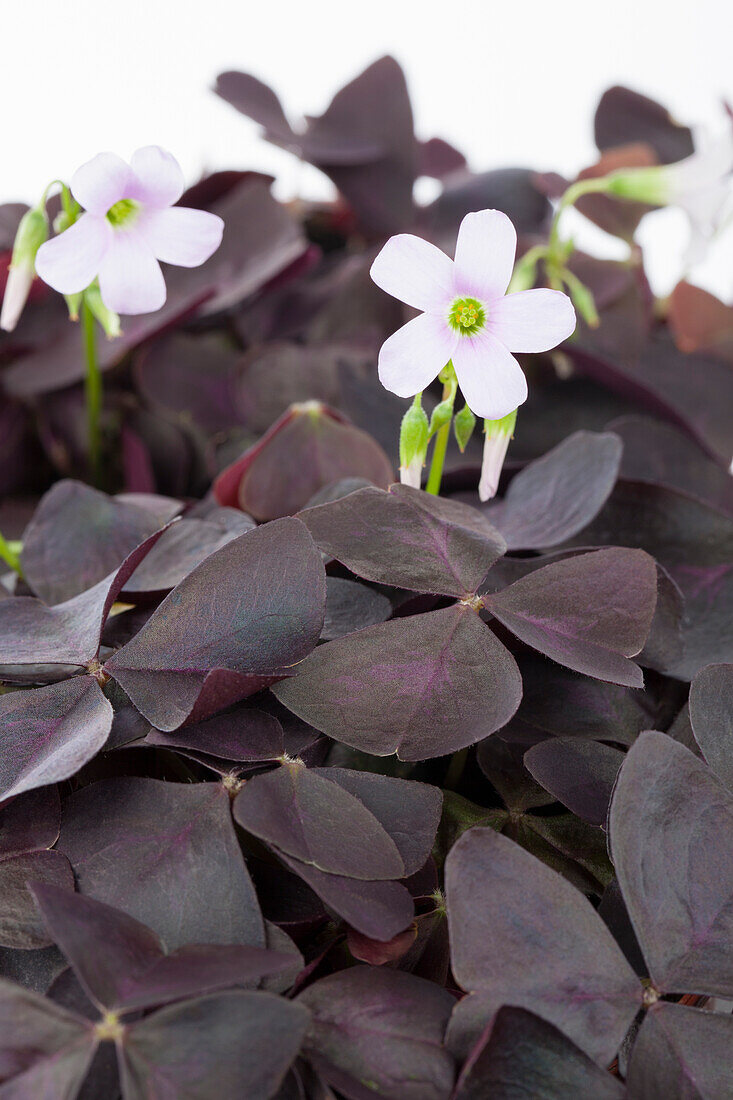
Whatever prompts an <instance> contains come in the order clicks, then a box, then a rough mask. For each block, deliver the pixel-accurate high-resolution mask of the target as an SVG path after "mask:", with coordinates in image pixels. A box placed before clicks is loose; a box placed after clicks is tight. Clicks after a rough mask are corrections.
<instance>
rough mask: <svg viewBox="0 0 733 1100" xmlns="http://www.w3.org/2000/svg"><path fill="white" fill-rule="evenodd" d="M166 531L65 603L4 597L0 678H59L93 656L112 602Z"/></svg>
mask: <svg viewBox="0 0 733 1100" xmlns="http://www.w3.org/2000/svg"><path fill="white" fill-rule="evenodd" d="M162 533H163V532H162V531H157V532H156V533H155V534H153V535H151V536H150V537H149V538H147V539H146V540H145V541H144V542H142V543H141V544H140V546H138V547H137V548H136V549H135V550H133V552H132V553H131V554H128V556H127V557H126V558H125V560H124V561H123V562H122V565H121V566H120V567H119V569H117V571H116V572H114V573H110V575H109V576H108V577H105V579H104V580H101V581H99V583H98V584H95V585H94V587H93V588H90V589H88V590H87V591H86V592H81V593H80V594H79V595H78V596H74V597H73V599H71V600H67V601H66V602H65V603H60V604H57V605H56V606H55V607H47V606H46V605H45V604H44V603H41V601H40V600H37V599H35V598H34V597H32V596H16V597H14V598H13V599H9V600H0V676H1V677H2V679H4V680H10V681H20V682H28V681H30V682H34V681H35V682H37V681H38V680H44V679H45V680H61V679H63V678H64V677H66V676H70V675H72V674H73V673H74V672H78V671H79V670H80V669H81V668H86V667H87V666H88V665H89V664H90V663H91V662H92V661H94V660H95V658H96V656H97V653H98V652H99V644H100V637H101V634H102V628H103V626H104V623H105V621H106V619H107V615H108V614H109V611H110V608H111V607H112V604H113V603H114V602H115V600H116V599H117V596H118V595H119V594H120V592H121V590H122V588H123V587H124V585H125V582H126V580H127V579H128V577H130V576H131V574H132V573H133V572H134V570H135V569H136V567H137V566H138V565H139V564H140V562H141V561H142V560H143V558H144V557H145V555H146V554H147V553H148V552H149V551H150V550H151V549H152V547H153V546H154V545H155V543H156V542H157V541H158V539H159V538H160V536H161V534H162Z"/></svg>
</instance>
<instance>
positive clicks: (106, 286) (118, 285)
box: [36, 145, 224, 313]
mask: <svg viewBox="0 0 733 1100" xmlns="http://www.w3.org/2000/svg"><path fill="white" fill-rule="evenodd" d="M71 191H72V193H73V195H74V198H75V199H76V200H77V202H78V203H79V205H80V206H82V207H83V208H84V209H85V210H86V213H85V214H82V215H81V217H80V218H79V219H78V221H76V222H75V223H74V224H73V225H72V226H70V228H69V229H67V230H65V231H64V232H63V233H60V234H59V235H58V236H57V237H54V238H53V239H52V240H50V241H47V242H46V243H45V244H44V245H41V247H40V248H39V250H38V255H37V256H36V271H37V273H38V274H39V275H40V277H41V278H42V279H43V281H44V282H46V283H48V285H49V286H51V287H53V289H54V290H58V291H59V292H60V293H61V294H77V293H79V292H80V291H82V290H86V288H87V287H88V286H89V285H90V283H92V282H93V281H94V279H96V278H98V279H99V289H100V292H101V295H102V301H103V302H104V304H105V305H106V306H107V308H108V309H111V310H113V311H114V312H115V313H153V312H154V311H155V310H157V309H160V307H161V306H162V305H163V303H164V302H165V293H166V292H165V281H164V279H163V273H162V271H161V270H160V264H159V263H158V261H159V260H162V261H163V262H164V263H168V264H176V265H178V266H179V267H198V266H199V264H202V263H204V261H205V260H208V258H209V256H211V255H212V253H213V252H215V251H216V249H217V248H218V247H219V244H220V243H221V236H222V232H223V229H224V223H223V222H222V220H221V218H218V217H217V216H216V214H209V213H206V212H205V211H203V210H192V209H189V208H187V207H181V206H174V205H173V203H175V202H177V201H178V199H179V198H180V197H181V194H182V192H183V173H182V172H181V169H180V166H179V164H178V161H177V160H176V159H175V158H174V157H173V156H171V154H170V153H166V152H165V150H164V149H160V148H158V146H157V145H147V146H145V148H144V149H138V150H137V152H136V153H134V154H133V156H132V160H131V163H130V164H129V165H128V164H126V163H125V161H124V160H122V159H121V158H120V157H118V156H116V154H115V153H99V154H98V155H97V156H96V157H94V159H93V160H90V161H89V162H88V163H87V164H83V165H82V166H81V168H79V169H78V171H77V172H75V173H74V176H73V178H72V181H71Z"/></svg>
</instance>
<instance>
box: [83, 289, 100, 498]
mask: <svg viewBox="0 0 733 1100" xmlns="http://www.w3.org/2000/svg"><path fill="white" fill-rule="evenodd" d="M81 323H82V332H83V335H84V357H85V359H86V368H87V369H86V375H85V379H84V396H85V399H86V407H87V454H88V457H89V471H90V474H91V479H92V482H93V483H94V484H95V485H98V484H99V478H100V474H101V444H100V440H101V433H100V424H99V421H100V415H101V411H102V374H101V372H100V370H99V360H98V358H97V334H96V330H95V328H94V314H93V313H92V311H91V309H90V308H89V304H88V302H87V300H86V298H84V299H83V300H82V304H81Z"/></svg>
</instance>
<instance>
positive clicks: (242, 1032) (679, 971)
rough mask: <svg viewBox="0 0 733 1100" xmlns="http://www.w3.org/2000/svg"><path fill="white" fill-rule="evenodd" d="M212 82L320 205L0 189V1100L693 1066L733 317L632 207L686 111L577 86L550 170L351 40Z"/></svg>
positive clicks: (179, 185)
mask: <svg viewBox="0 0 733 1100" xmlns="http://www.w3.org/2000/svg"><path fill="white" fill-rule="evenodd" d="M216 91H217V93H218V94H219V95H220V96H221V97H222V98H223V99H225V100H226V101H227V102H229V103H230V104H231V105H232V106H233V107H235V108H236V109H237V110H239V111H240V112H242V113H243V114H245V115H247V116H248V117H249V118H251V119H254V120H255V121H256V122H257V123H258V124H259V125H260V126H261V127H262V128H263V130H264V135H265V137H266V138H267V139H268V140H270V141H273V142H275V143H276V144H278V145H280V146H284V147H285V148H287V149H289V150H290V151H291V152H292V153H293V155H296V156H299V157H300V158H301V159H302V160H304V161H307V162H309V163H311V164H314V165H316V166H317V167H318V168H320V169H321V170H322V171H323V172H325V173H326V175H328V176H329V177H330V178H331V180H332V181H333V183H334V184H335V187H336V189H337V191H338V198H337V199H336V200H334V201H333V202H332V203H322V204H313V205H307V204H294V205H290V206H284V205H282V204H280V203H278V202H277V201H276V200H275V199H274V198H273V197H272V195H271V193H270V189H269V183H270V181H269V180H267V179H265V178H264V177H261V176H259V175H257V174H256V173H250V172H243V171H242V172H240V171H229V172H220V173H215V174H214V175H211V176H208V177H206V178H204V179H203V180H201V181H199V182H198V183H197V184H195V185H194V186H193V187H191V188H189V189H188V190H187V191H185V192H184V182H183V178H182V175H181V172H180V169H179V167H178V165H177V163H176V162H175V160H174V159H173V157H172V156H171V155H170V154H169V153H166V152H164V151H163V150H161V149H159V148H157V147H147V148H145V149H141V150H139V151H138V152H137V153H135V154H134V156H133V157H132V160H131V162H130V164H129V165H128V164H127V163H126V162H124V161H123V160H121V159H120V158H118V157H117V156H116V155H113V154H111V153H101V154H99V155H98V156H97V157H95V158H94V159H93V160H92V161H90V162H89V163H88V164H87V165H84V166H83V167H82V168H80V169H79V171H78V172H77V173H76V174H75V175H74V177H73V178H72V179H71V180H70V181H69V183H68V184H67V183H66V182H64V181H56V182H54V183H53V184H51V185H50V186H49V187H48V188H47V189H46V191H45V193H44V194H43V196H42V198H41V200H40V202H39V203H38V205H37V206H36V207H34V208H32V209H29V210H26V209H24V208H19V207H18V206H15V205H9V206H6V207H2V208H0V250H3V251H5V252H6V253H7V261H8V263H9V265H10V269H9V272H8V276H7V285H6V287H5V297H4V302H3V310H2V327H3V329H4V330H5V333H4V334H3V336H2V338H0V362H1V363H2V396H1V403H0V420H1V422H2V429H3V430H2V434H1V436H0V447H2V454H3V457H4V462H3V463H2V464H1V466H0V484H1V485H2V490H3V493H4V498H3V502H2V504H0V526H2V530H3V535H4V537H3V538H2V541H1V542H0V555H1V556H2V559H3V561H4V563H5V565H4V575H3V577H2V584H1V585H0V682H1V683H2V694H0V735H1V736H2V749H1V752H0V1100H10V1098H12V1100H26V1098H28V1100H31V1098H33V1100H35V1098H41V1097H43V1098H44V1100H56V1098H58V1100H62V1098H63V1100H73V1098H75V1097H83V1098H97V1097H104V1098H111V1100H118V1098H123V1100H142V1098H145V1100H172V1098H178V1097H180V1098H182V1100H199V1098H201V1100H208V1098H213V1097H217V1098H218V1097H243V1098H244V1097H246V1098H248V1100H258V1098H262V1100H266V1098H269V1097H276V1098H278V1100H339V1098H344V1100H367V1098H372V1097H375V1096H376V1097H384V1098H386V1100H483V1098H490V1100H494V1098H498V1100H501V1098H506V1100H510V1098H511V1100H513V1098H515V1097H518V1096H523V1097H525V1096H526V1097H532V1098H539V1100H561V1098H562V1100H568V1098H576V1097H577V1098H579V1100H585V1098H593V1100H605V1098H606V1097H608V1098H613V1097H619V1098H621V1097H629V1098H631V1100H636V1098H640V1100H658V1098H664V1100H668V1098H669V1100H674V1098H677V1097H679V1098H689V1097H693V1096H694V1097H701V1098H705V1100H726V1098H728V1097H730V1096H733V1060H732V1059H731V1049H733V1017H732V1016H731V1002H733V724H732V719H731V715H732V714H733V705H732V702H733V637H732V636H731V622H732V621H733V573H732V572H731V570H732V566H731V562H733V488H732V483H731V478H730V474H729V472H728V469H729V465H730V461H731V455H732V453H733V429H732V425H733V418H731V415H730V410H731V408H732V407H733V371H732V370H731V366H732V365H733V350H732V349H733V310H731V308H730V307H728V306H726V305H725V304H724V303H723V302H721V301H719V300H717V299H716V298H714V297H713V296H712V295H709V294H707V293H706V292H705V291H703V290H701V289H699V288H698V287H696V286H695V285H694V284H693V283H692V282H688V281H687V280H683V281H681V282H680V283H679V285H678V286H677V287H676V288H675V290H674V291H673V293H672V294H671V296H670V297H669V298H668V299H667V300H666V301H664V302H662V301H658V300H655V298H654V296H653V294H652V292H651V290H650V288H649V285H648V283H647V280H646V277H645V271H644V256H643V254H642V252H641V250H640V248H639V246H638V244H637V243H636V242H635V240H634V234H635V232H636V229H637V227H638V225H639V223H640V221H641V220H642V219H643V218H645V217H647V216H648V214H649V212H650V210H651V209H653V208H654V207H659V206H662V205H677V206H680V207H681V208H683V209H684V210H686V211H687V212H688V214H689V217H690V226H691V232H690V248H689V251H688V256H687V262H688V264H690V265H692V264H694V263H696V262H697V261H698V260H699V259H700V257H701V256H702V255H703V254H704V252H705V249H706V248H707V247H708V245H709V244H710V243H711V242H712V241H713V240H714V238H715V235H716V234H717V232H718V231H719V230H720V229H721V228H722V227H723V226H724V224H725V222H726V218H727V216H728V214H729V207H730V202H731V188H730V172H731V168H733V140H732V139H731V131H730V128H729V124H727V125H728V128H727V129H726V130H725V132H724V133H723V135H722V136H720V137H719V138H715V139H711V140H710V141H709V142H708V144H707V145H706V146H704V147H703V148H700V149H698V148H696V147H695V146H694V145H693V142H692V136H691V132H690V130H689V129H688V128H687V127H685V126H682V125H680V124H677V123H675V122H673V121H672V120H671V118H670V117H669V115H668V114H667V112H666V111H665V110H664V108H663V107H662V106H660V105H659V104H656V103H654V102H652V101H650V100H648V99H646V98H644V97H642V96H639V95H637V94H636V93H634V92H632V91H630V90H629V89H624V88H614V89H611V90H610V91H609V92H607V93H606V94H605V95H604V96H603V98H602V100H601V102H600V104H599V107H598V110H597V113H596V117H595V136H596V142H597V145H598V148H599V160H598V163H597V164H595V165H592V166H590V167H589V168H587V169H586V170H585V171H583V172H581V173H580V175H579V176H578V178H577V179H576V180H564V179H561V178H560V177H559V176H557V175H555V174H551V173H545V174H539V173H534V172H531V171H529V170H526V171H525V170H518V169H500V170H494V171H490V172H483V173H481V172H474V171H471V170H470V169H469V168H468V166H467V165H466V163H465V160H464V159H463V157H462V156H461V154H460V153H459V152H458V151H457V150H455V149H453V148H452V147H451V146H450V145H448V144H447V143H446V142H444V141H442V140H440V139H432V140H431V141H427V142H422V141H419V140H418V139H417V138H416V137H415V135H414V132H413V126H412V115H411V109H410V103H409V98H408V96H407V90H406V87H405V84H404V78H403V76H402V73H401V71H400V69H399V67H398V66H397V65H396V63H395V62H394V61H392V60H391V59H389V58H384V59H382V60H381V61H378V62H376V63H375V64H374V65H372V66H371V67H370V68H369V69H367V70H366V72H364V73H363V74H361V75H360V76H359V77H357V78H356V80H354V81H353V82H352V83H351V84H349V85H348V86H347V87H346V88H344V89H342V90H341V91H340V92H338V94H337V95H336V97H335V98H334V100H333V103H332V104H331V106H330V107H329V108H328V109H327V111H326V112H325V114H324V115H323V116H321V117H320V118H309V119H308V121H307V123H303V124H291V122H290V121H289V120H288V118H287V115H286V113H285V110H284V109H283V107H282V106H281V104H280V102H279V100H278V98H277V96H276V95H275V93H274V92H273V91H272V90H271V89H269V88H267V87H265V86H264V85H262V84H261V83H260V82H258V81H257V80H255V79H254V78H253V77H251V76H248V75H247V74H244V73H225V74H222V75H221V76H220V78H219V80H218V81H217V85H216ZM425 175H429V176H433V177H434V178H435V179H436V180H438V181H439V185H438V186H439V189H440V193H439V195H438V197H437V198H436V199H435V200H434V201H433V202H432V203H431V204H430V205H427V206H421V207H420V206H417V205H416V204H415V202H414V198H413V188H414V183H415V180H416V179H417V178H418V177H419V176H425ZM572 206H577V209H578V211H579V212H580V213H581V214H582V215H583V216H585V217H586V218H588V219H590V220H591V221H593V222H595V223H596V224H598V225H600V226H601V227H602V228H603V229H605V230H606V231H607V232H609V233H612V234H614V235H616V236H617V237H618V238H619V239H620V240H622V241H626V242H627V243H628V244H629V250H628V258H627V259H626V260H623V261H608V260H601V259H598V258H595V257H593V256H590V255H586V254H584V253H582V252H580V251H579V250H578V249H577V248H576V247H575V246H574V244H573V241H572V240H571V239H570V237H569V236H568V235H567V229H566V226H567V224H568V222H567V218H566V211H567V210H568V208H569V207H572ZM159 261H162V262H163V263H164V264H165V265H175V266H173V267H166V268H165V275H164V274H163V270H162V269H161V267H160V264H159ZM166 284H167V287H166ZM70 318H71V320H70ZM98 332H100V333H102V334H103V335H104V336H105V337H106V338H105V339H103V340H100V341H98V340H97V333H98ZM517 357H519V358H517ZM103 379H104V385H102V380H103ZM512 440H513V441H512ZM397 468H399V481H398V480H397V479H396V477H395V472H396V469H397Z"/></svg>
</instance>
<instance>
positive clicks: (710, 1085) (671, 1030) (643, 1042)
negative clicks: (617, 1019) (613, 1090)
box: [626, 1001, 733, 1100]
mask: <svg viewBox="0 0 733 1100" xmlns="http://www.w3.org/2000/svg"><path fill="white" fill-rule="evenodd" d="M731 1049H733V1017H731V1016H730V1015H724V1014H721V1013H717V1012H705V1011H703V1010H701V1009H697V1008H686V1007H684V1006H682V1005H676V1004H668V1003H667V1002H665V1001H659V1002H658V1003H657V1004H655V1005H653V1006H652V1008H651V1009H650V1010H649V1012H647V1014H646V1017H645V1018H644V1022H643V1023H642V1025H641V1029H640V1031H639V1034H638V1035H637V1037H636V1040H635V1042H634V1047H633V1050H632V1052H631V1059H630V1061H629V1068H628V1071H627V1074H626V1083H627V1087H628V1090H629V1092H628V1095H629V1096H630V1097H633V1098H634V1100H637V1098H638V1100H658V1098H659V1097H662V1096H663V1097H664V1098H665V1100H686V1098H687V1097H690V1098H692V1097H701V1098H704V1100H708V1098H709V1100H725V1097H727V1096H731V1095H733V1061H732V1060H731V1057H730V1052H731Z"/></svg>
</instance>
